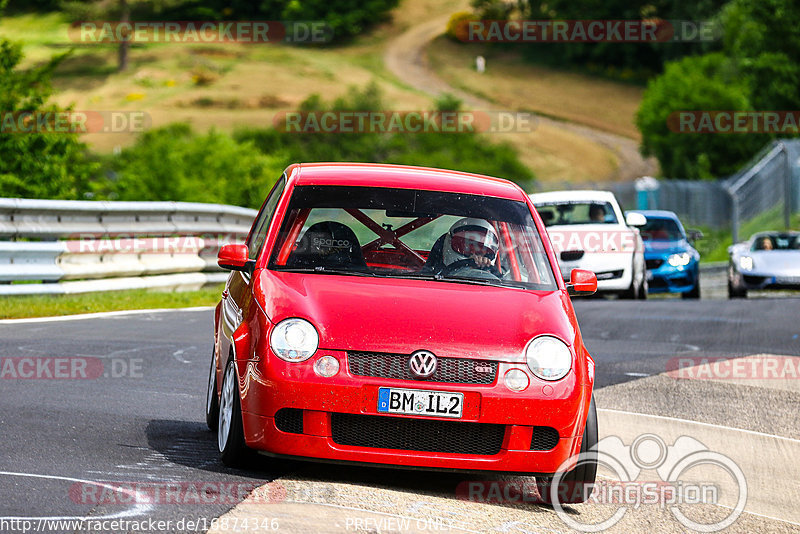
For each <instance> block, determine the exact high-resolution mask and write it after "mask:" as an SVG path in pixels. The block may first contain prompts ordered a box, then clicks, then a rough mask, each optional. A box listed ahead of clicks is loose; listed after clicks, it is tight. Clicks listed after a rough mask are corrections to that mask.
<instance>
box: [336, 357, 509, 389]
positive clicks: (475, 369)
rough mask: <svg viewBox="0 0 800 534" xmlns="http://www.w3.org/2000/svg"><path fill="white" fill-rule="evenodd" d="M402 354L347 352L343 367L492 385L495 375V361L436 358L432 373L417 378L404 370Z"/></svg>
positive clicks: (366, 373)
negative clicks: (434, 368) (345, 364)
mask: <svg viewBox="0 0 800 534" xmlns="http://www.w3.org/2000/svg"><path fill="white" fill-rule="evenodd" d="M410 357H411V356H410V355H406V354H384V353H380V352H348V353H347V368H348V369H349V370H350V374H353V375H357V376H373V377H378V378H396V379H400V380H423V381H428V382H444V383H448V384H493V383H494V380H495V377H496V376H497V362H487V361H483V360H470V359H467V358H439V359H438V365H437V366H436V372H435V373H433V375H432V376H431V377H430V378H423V379H418V378H416V377H415V376H414V375H412V374H411V371H409V370H408V359H409V358H410Z"/></svg>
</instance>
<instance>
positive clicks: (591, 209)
mask: <svg viewBox="0 0 800 534" xmlns="http://www.w3.org/2000/svg"><path fill="white" fill-rule="evenodd" d="M536 211H538V212H539V215H540V216H541V217H542V220H543V221H544V224H545V226H557V225H563V224H617V223H618V222H619V221H618V220H617V216H616V214H615V213H614V207H613V206H612V205H611V203H610V202H602V201H600V202H587V201H576V202H566V201H565V202H547V203H541V204H540V203H537V204H536Z"/></svg>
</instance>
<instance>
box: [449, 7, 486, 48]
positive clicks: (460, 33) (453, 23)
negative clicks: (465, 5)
mask: <svg viewBox="0 0 800 534" xmlns="http://www.w3.org/2000/svg"><path fill="white" fill-rule="evenodd" d="M477 19H478V17H477V16H475V14H474V13H470V12H469V11H459V12H458V13H453V14H452V15H451V16H450V20H448V21H447V29H446V30H445V35H447V36H448V37H449V38H450V39H452V40H454V41H459V42H461V41H466V40H467V37H469V28H468V27H467V24H468V23H469V21H471V20H477Z"/></svg>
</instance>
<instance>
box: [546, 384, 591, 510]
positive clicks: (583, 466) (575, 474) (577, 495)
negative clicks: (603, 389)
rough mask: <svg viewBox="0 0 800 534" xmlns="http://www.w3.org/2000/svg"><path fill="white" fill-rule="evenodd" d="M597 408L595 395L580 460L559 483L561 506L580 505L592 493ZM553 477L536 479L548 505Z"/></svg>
mask: <svg viewBox="0 0 800 534" xmlns="http://www.w3.org/2000/svg"><path fill="white" fill-rule="evenodd" d="M597 440H598V431H597V408H595V404H594V395H592V401H591V403H590V404H589V414H588V415H587V417H586V427H585V428H584V430H583V441H582V442H581V450H580V459H579V460H578V465H577V466H575V468H574V469H573V470H572V471H569V472H567V473H566V474H565V475H564V476H563V477H561V481H560V483H559V488H558V502H559V503H561V504H579V503H582V502H586V500H587V499H588V498H589V496H590V495H591V492H592V487H593V486H594V481H595V477H596V476H597V463H598V460H597V449H596V445H597ZM552 482H553V477H536V488H537V489H538V490H539V496H540V497H541V499H542V500H543V501H544V502H545V503H547V504H552V503H553V495H552V490H551V486H552Z"/></svg>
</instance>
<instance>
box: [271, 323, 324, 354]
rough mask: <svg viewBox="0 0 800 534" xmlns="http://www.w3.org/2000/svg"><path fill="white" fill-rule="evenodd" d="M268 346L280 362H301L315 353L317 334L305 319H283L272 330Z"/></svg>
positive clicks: (317, 344) (317, 343) (317, 342)
mask: <svg viewBox="0 0 800 534" xmlns="http://www.w3.org/2000/svg"><path fill="white" fill-rule="evenodd" d="M269 346H270V347H271V348H272V350H273V352H275V354H277V355H278V358H280V359H281V360H286V361H287V362H302V361H304V360H307V359H309V358H310V357H311V356H313V355H314V353H315V352H317V347H318V346H319V334H317V329H316V328H314V325H312V324H311V323H309V322H308V321H306V320H305V319H298V318H297V317H293V318H291V319H284V320H283V321H281V322H279V323H278V324H277V325H276V326H275V328H273V329H272V333H271V334H270V336H269Z"/></svg>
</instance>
